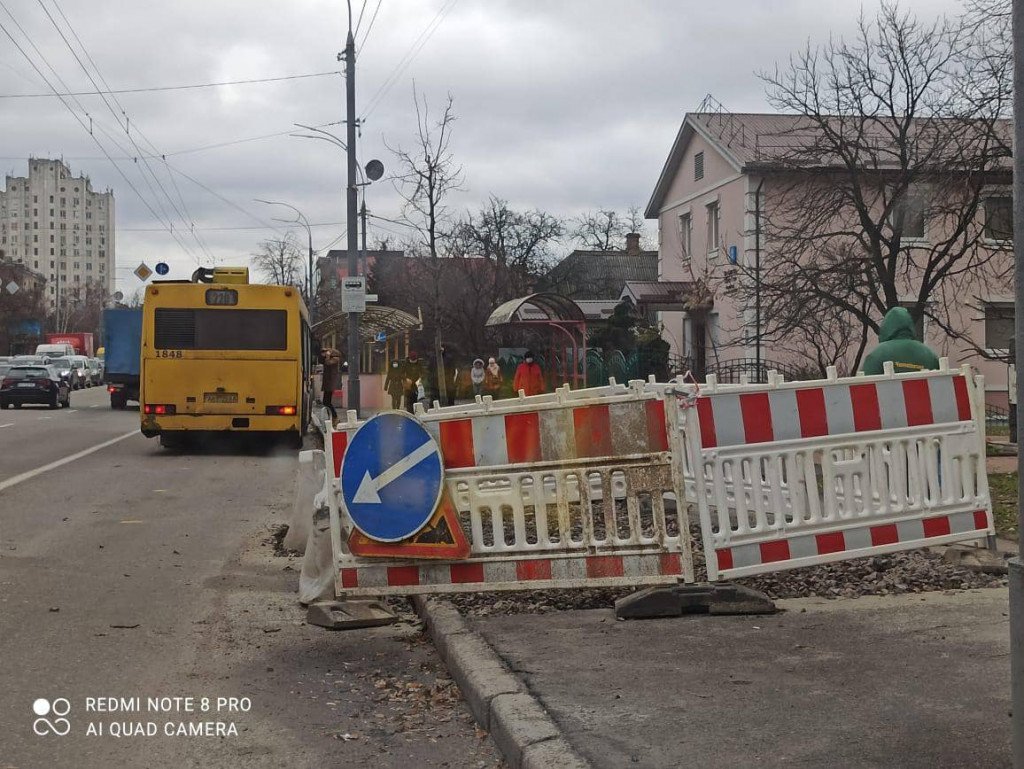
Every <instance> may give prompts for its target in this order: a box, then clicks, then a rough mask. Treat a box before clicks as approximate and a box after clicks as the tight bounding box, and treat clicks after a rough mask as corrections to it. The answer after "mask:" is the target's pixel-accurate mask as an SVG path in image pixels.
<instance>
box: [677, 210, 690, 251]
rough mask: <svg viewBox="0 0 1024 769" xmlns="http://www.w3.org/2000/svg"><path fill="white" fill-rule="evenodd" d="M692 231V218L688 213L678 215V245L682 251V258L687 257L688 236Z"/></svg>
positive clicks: (688, 248) (688, 249)
mask: <svg viewBox="0 0 1024 769" xmlns="http://www.w3.org/2000/svg"><path fill="white" fill-rule="evenodd" d="M692 232H693V219H692V217H691V216H690V215H689V214H680V215H679V245H680V248H681V250H682V252H683V259H689V258H690V254H691V253H692V252H691V251H690V236H691V234H692Z"/></svg>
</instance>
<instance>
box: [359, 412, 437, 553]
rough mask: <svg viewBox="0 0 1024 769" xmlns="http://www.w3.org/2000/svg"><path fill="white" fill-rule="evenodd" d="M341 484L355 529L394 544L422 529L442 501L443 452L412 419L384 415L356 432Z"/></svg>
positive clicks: (379, 415) (372, 537)
mask: <svg viewBox="0 0 1024 769" xmlns="http://www.w3.org/2000/svg"><path fill="white" fill-rule="evenodd" d="M339 482H340V484H341V496H342V500H343V501H344V504H345V509H346V510H347V511H348V514H349V517H350V518H351V519H352V523H353V524H355V527H356V528H357V529H359V531H361V532H363V534H365V535H366V536H368V537H370V539H375V540H377V541H379V542H398V541H399V540H402V539H406V538H408V537H411V536H412V535H413V534H415V533H416V532H417V531H419V530H420V529H422V528H423V527H424V526H425V525H426V523H427V521H429V520H430V516H431V515H433V514H434V510H435V509H437V505H438V503H439V502H440V501H441V490H442V484H443V482H444V467H443V465H442V463H441V452H440V449H439V448H438V445H437V441H435V440H434V438H433V436H432V435H431V434H430V433H428V432H427V431H426V428H424V427H423V425H422V424H420V422H419V421H418V420H416V419H414V418H413V417H412V415H411V414H406V413H405V412H402V411H387V412H384V413H383V414H378V415H377V416H375V417H372V418H371V419H369V420H367V422H366V424H364V425H363V426H362V427H360V428H359V429H358V430H356V433H355V435H353V436H352V439H351V440H350V441H349V444H348V447H347V448H346V449H345V457H344V459H342V462H341V478H340V479H339Z"/></svg>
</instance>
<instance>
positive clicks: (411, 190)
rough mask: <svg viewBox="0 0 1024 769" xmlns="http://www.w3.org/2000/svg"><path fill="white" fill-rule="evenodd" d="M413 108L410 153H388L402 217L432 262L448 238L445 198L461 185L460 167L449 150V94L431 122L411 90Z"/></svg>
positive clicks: (451, 124)
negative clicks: (414, 133) (394, 171)
mask: <svg viewBox="0 0 1024 769" xmlns="http://www.w3.org/2000/svg"><path fill="white" fill-rule="evenodd" d="M412 96H413V102H414V104H415V105H416V130H417V138H416V146H415V149H413V150H408V151H407V150H404V149H402V148H401V147H398V148H396V149H394V150H392V151H393V152H394V153H395V156H396V158H397V160H398V166H399V171H398V174H397V175H396V176H395V179H396V181H397V184H396V189H397V191H398V193H399V195H401V196H402V200H403V201H404V202H403V206H402V216H403V218H404V219H405V221H406V222H407V223H408V224H409V225H411V226H412V227H413V228H414V229H415V230H416V232H418V233H419V243H418V245H419V246H420V248H419V249H417V250H420V251H425V252H426V255H428V256H430V257H431V258H434V259H436V258H437V257H438V256H440V255H442V250H443V245H444V242H445V239H446V238H447V236H449V235H450V226H451V210H450V209H449V207H448V204H447V199H448V196H449V195H450V194H451V193H452V192H454V191H455V190H458V189H460V188H461V186H462V180H463V176H462V167H461V166H457V165H456V164H455V158H454V156H453V154H452V151H451V140H452V129H453V128H454V125H455V108H454V107H455V100H454V99H453V98H452V96H451V94H449V95H448V101H447V102H446V103H445V108H444V111H443V112H442V114H441V117H440V118H438V119H436V120H432V119H431V117H430V108H429V105H428V104H427V99H426V97H425V96H424V97H423V98H422V99H421V98H420V96H419V94H418V93H417V92H416V89H415V88H413V94H412Z"/></svg>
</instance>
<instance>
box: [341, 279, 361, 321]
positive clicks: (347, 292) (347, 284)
mask: <svg viewBox="0 0 1024 769" xmlns="http://www.w3.org/2000/svg"><path fill="white" fill-rule="evenodd" d="M341 311H342V312H366V278H365V277H364V276H362V275H355V276H353V277H349V278H342V279H341Z"/></svg>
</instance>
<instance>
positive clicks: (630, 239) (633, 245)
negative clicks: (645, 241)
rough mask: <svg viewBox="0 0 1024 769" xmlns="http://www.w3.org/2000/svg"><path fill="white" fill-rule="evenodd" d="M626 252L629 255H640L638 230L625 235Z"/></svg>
mask: <svg viewBox="0 0 1024 769" xmlns="http://www.w3.org/2000/svg"><path fill="white" fill-rule="evenodd" d="M626 253H627V254H629V255H630V256H640V233H639V232H631V233H629V234H628V235H626Z"/></svg>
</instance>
